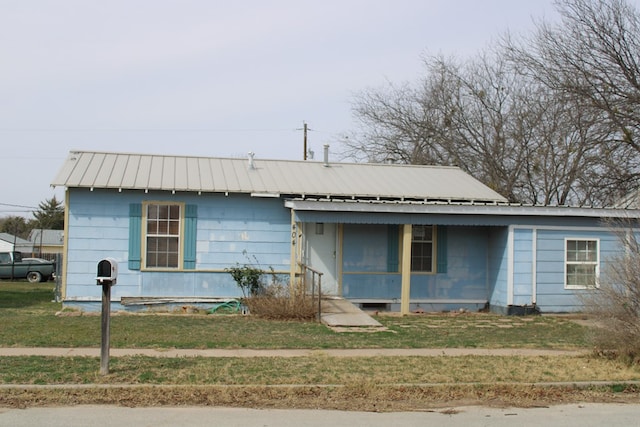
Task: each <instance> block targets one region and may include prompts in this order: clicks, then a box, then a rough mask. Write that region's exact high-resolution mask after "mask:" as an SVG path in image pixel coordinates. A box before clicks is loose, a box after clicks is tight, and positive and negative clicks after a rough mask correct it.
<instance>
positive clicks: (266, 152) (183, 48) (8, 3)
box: [0, 0, 556, 217]
mask: <svg viewBox="0 0 640 427" xmlns="http://www.w3.org/2000/svg"><path fill="white" fill-rule="evenodd" d="M542 17H545V18H547V19H550V20H553V18H555V17H556V13H555V11H554V8H553V4H552V0H323V1H315V0H277V1H272V0H269V1H265V0H233V1H232V0H108V1H106V0H0V141H2V143H1V145H0V147H2V163H1V166H0V182H2V185H1V186H0V216H6V215H16V214H19V215H25V216H28V217H31V216H30V214H29V213H28V212H26V211H28V209H25V208H22V207H13V206H9V205H19V206H26V207H37V205H38V203H40V202H42V201H44V200H45V199H49V198H51V197H53V196H54V195H56V196H57V197H58V198H59V199H63V190H62V189H57V190H55V191H54V190H52V189H51V188H50V186H49V184H50V182H51V181H52V179H53V177H54V176H55V175H56V173H57V171H58V169H59V168H60V166H61V165H62V162H63V160H64V159H65V158H66V156H67V153H68V152H69V151H70V150H74V149H76V150H100V151H119V152H120V151H121V152H136V153H159V154H185V155H204V156H214V157H239V156H246V153H247V152H248V151H254V152H255V153H256V158H257V159H260V158H279V159H302V155H303V149H302V130H301V128H302V125H303V121H306V122H307V123H308V125H309V128H310V129H311V130H310V132H309V135H308V136H309V148H311V149H313V150H314V151H315V152H316V158H319V157H321V156H322V154H321V153H322V146H323V144H326V143H329V144H332V148H335V149H337V148H338V147H337V145H338V141H339V140H340V138H341V135H343V134H344V133H346V132H349V131H351V130H354V129H355V128H356V124H355V122H354V120H353V117H352V114H351V101H352V99H353V94H354V93H356V92H358V91H362V90H364V89H366V88H368V87H379V86H383V85H385V82H386V81H391V82H394V83H400V82H403V81H416V80H417V79H418V77H419V76H420V73H421V72H422V71H423V67H422V62H421V56H422V55H424V54H425V53H434V54H435V53H443V54H445V55H457V56H468V55H473V54H474V53H476V52H478V51H479V50H481V49H482V48H484V47H485V46H486V45H487V44H488V43H489V42H490V41H491V40H492V39H495V38H496V37H497V36H498V35H500V34H501V33H503V32H504V31H506V30H510V31H512V32H516V33H518V32H528V31H530V30H531V29H532V28H533V18H536V19H538V18H542Z"/></svg>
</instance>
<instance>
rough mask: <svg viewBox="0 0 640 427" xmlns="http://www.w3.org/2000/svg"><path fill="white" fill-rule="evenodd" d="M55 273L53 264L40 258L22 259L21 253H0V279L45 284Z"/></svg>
mask: <svg viewBox="0 0 640 427" xmlns="http://www.w3.org/2000/svg"><path fill="white" fill-rule="evenodd" d="M55 273H56V266H55V263H53V262H51V261H47V260H46V259H41V258H23V257H22V253H21V252H15V251H13V252H0V279H27V280H28V281H29V283H37V282H46V281H47V280H49V279H52V278H53V277H54V275H55Z"/></svg>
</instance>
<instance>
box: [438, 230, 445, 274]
mask: <svg viewBox="0 0 640 427" xmlns="http://www.w3.org/2000/svg"><path fill="white" fill-rule="evenodd" d="M436 251H437V259H436V261H437V265H436V273H446V272H447V227H445V226H443V225H438V229H437V231H436Z"/></svg>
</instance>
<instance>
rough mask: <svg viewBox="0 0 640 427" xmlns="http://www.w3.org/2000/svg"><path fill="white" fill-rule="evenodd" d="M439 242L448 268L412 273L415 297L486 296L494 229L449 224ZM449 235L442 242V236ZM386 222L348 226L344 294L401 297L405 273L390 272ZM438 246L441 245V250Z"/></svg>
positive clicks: (346, 230) (344, 237)
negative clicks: (442, 247) (490, 241)
mask: <svg viewBox="0 0 640 427" xmlns="http://www.w3.org/2000/svg"><path fill="white" fill-rule="evenodd" d="M446 229H447V231H446V232H445V233H441V234H442V236H438V238H437V240H436V246H437V245H440V244H442V245H443V246H444V248H446V260H447V266H446V269H445V272H440V271H437V272H436V273H434V274H412V275H411V295H410V297H411V299H487V300H488V297H489V293H488V292H489V283H488V269H487V253H488V242H489V234H490V230H491V228H488V227H447V228H446ZM441 237H442V238H443V239H445V240H444V242H440V238H441ZM388 239H389V234H388V233H387V227H386V225H375V224H345V226H344V234H343V277H342V281H343V282H342V283H343V295H344V296H345V297H346V298H354V299H364V298H371V299H386V300H393V299H399V298H400V292H401V277H400V274H399V273H388V272H387V266H388V252H387V248H389V244H388V241H387V240H388ZM436 250H437V248H436Z"/></svg>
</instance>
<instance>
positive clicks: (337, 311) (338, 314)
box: [321, 297, 382, 328]
mask: <svg viewBox="0 0 640 427" xmlns="http://www.w3.org/2000/svg"><path fill="white" fill-rule="evenodd" d="M321 320H322V323H324V324H325V325H327V326H332V327H334V326H335V327H380V328H381V327H382V324H380V322H378V321H377V320H375V319H374V318H373V317H371V316H369V315H368V314H367V313H365V312H364V311H362V310H360V308H358V307H356V306H355V305H354V304H352V303H351V302H350V301H348V300H346V299H344V298H339V297H330V298H323V300H322V315H321Z"/></svg>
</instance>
